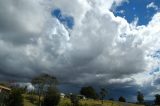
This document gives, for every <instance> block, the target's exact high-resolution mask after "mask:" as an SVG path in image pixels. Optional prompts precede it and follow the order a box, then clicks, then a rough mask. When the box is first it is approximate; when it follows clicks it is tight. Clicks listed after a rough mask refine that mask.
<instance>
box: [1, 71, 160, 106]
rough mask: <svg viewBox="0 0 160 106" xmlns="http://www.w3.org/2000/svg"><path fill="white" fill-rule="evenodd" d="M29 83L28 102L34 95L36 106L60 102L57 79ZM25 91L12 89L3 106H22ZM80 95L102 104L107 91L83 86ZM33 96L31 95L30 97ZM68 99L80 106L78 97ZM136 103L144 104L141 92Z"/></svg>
mask: <svg viewBox="0 0 160 106" xmlns="http://www.w3.org/2000/svg"><path fill="white" fill-rule="evenodd" d="M31 83H32V84H33V85H34V87H35V91H32V92H30V96H29V97H28V99H29V100H30V102H32V103H35V97H34V95H37V96H38V102H37V104H36V105H37V106H57V105H58V104H59V102H60V98H61V97H60V92H59V91H58V89H57V87H56V85H57V84H58V81H57V78H56V77H54V76H52V75H48V74H41V75H39V76H36V77H34V78H33V79H32V80H31ZM25 91H26V88H23V89H22V88H17V87H13V88H12V90H11V92H10V93H9V94H8V96H7V98H5V100H4V106H23V105H24V104H23V103H24V101H23V100H24V99H23V97H24V96H23V95H22V94H24V93H25ZM79 93H80V94H81V95H83V96H85V97H86V98H88V99H95V100H101V103H102V104H103V102H104V99H105V97H106V96H107V95H108V91H107V90H106V89H105V88H100V90H99V93H97V92H96V90H95V89H94V88H93V87H92V86H84V87H82V88H81V89H80V92H79ZM32 94H33V95H32ZM68 98H69V99H70V101H71V103H72V106H80V105H79V99H80V98H79V97H78V96H77V95H75V94H71V95H69V96H68ZM109 100H112V101H114V98H110V99H109ZM118 101H120V102H126V99H125V97H123V96H120V97H119V99H118ZM137 103H138V104H144V95H143V93H142V92H140V91H138V92H137ZM155 105H160V95H159V94H157V95H155Z"/></svg>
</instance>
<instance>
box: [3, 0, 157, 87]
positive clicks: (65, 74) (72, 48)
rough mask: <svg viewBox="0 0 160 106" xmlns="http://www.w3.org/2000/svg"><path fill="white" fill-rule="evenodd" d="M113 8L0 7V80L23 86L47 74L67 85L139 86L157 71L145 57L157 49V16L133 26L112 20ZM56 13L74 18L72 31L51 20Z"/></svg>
mask: <svg viewBox="0 0 160 106" xmlns="http://www.w3.org/2000/svg"><path fill="white" fill-rule="evenodd" d="M113 2H115V0H112V1H106V0H101V1H100V0H99V1H91V0H85V1H84V0H71V1H70V2H68V1H67V2H66V1H64V0H55V1H47V3H46V2H44V1H43V2H42V1H41V0H39V1H34V0H28V1H24V0H22V1H19V0H16V1H14V2H10V1H9V0H3V1H0V5H2V6H0V23H1V24H0V50H1V52H0V58H1V61H0V72H1V73H0V79H18V80H20V79H23V80H24V81H26V80H27V79H28V78H31V77H33V76H34V75H36V74H40V73H43V72H46V73H50V74H55V75H56V76H57V77H58V78H59V79H60V80H61V81H62V82H66V83H70V84H72V83H76V84H87V83H88V84H103V85H108V84H110V83H112V84H114V83H117V82H120V83H121V84H122V83H124V84H126V86H127V84H129V83H134V84H137V85H142V84H143V82H144V81H146V79H147V78H148V77H142V78H140V79H137V76H145V75H147V74H146V72H149V71H150V70H151V69H152V68H154V67H156V66H157V65H158V62H157V61H155V59H154V58H152V57H151V56H150V55H151V54H153V53H154V52H155V51H156V50H157V49H159V44H160V39H159V36H160V24H159V23H160V20H159V19H160V18H159V17H160V13H156V14H155V15H154V17H153V18H152V20H151V21H150V22H149V24H148V25H146V26H137V25H136V20H135V22H133V23H131V24H129V23H128V22H127V21H126V20H125V19H124V18H121V17H115V16H114V15H113V13H112V12H111V11H110V9H111V8H112V4H113ZM118 3H119V2H118ZM18 4H19V5H18ZM73 4H74V5H73ZM6 7H9V8H13V9H11V10H12V11H10V10H9V9H8V8H7V9H6ZM105 7H106V8H105ZM19 8H20V9H19ZM55 8H60V9H61V10H62V12H63V13H64V14H67V15H70V16H73V17H74V19H75V25H74V27H73V29H72V30H70V31H68V30H67V29H66V28H65V27H64V26H63V24H61V23H60V22H59V21H58V20H57V19H56V18H54V17H51V14H50V12H51V10H52V9H55ZM2 10H4V11H5V15H3V12H2ZM13 14H16V15H15V16H14V18H13ZM10 24H11V25H10ZM8 32H9V33H8ZM35 35H36V36H35ZM69 35H70V37H69ZM13 42H14V43H13ZM17 42H20V43H18V44H17ZM139 73H140V74H142V75H139ZM151 79H152V78H151ZM152 80H154V79H152ZM147 81H148V80H147Z"/></svg>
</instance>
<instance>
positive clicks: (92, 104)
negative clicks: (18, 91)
mask: <svg viewBox="0 0 160 106" xmlns="http://www.w3.org/2000/svg"><path fill="white" fill-rule="evenodd" d="M28 96H30V95H27V94H23V97H24V106H37V105H36V104H37V101H38V97H37V96H35V97H36V101H35V103H31V102H30V100H28V99H27V97H28ZM80 104H81V105H80V106H144V105H137V104H132V103H123V102H118V101H108V100H104V102H103V104H102V102H101V101H100V100H93V99H86V100H80ZM58 106H71V101H70V99H68V98H61V101H60V103H59V105H58Z"/></svg>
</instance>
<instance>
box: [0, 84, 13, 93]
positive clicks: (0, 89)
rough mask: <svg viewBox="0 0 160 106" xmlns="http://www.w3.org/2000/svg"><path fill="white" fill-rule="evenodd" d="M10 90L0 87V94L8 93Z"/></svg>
mask: <svg viewBox="0 0 160 106" xmlns="http://www.w3.org/2000/svg"><path fill="white" fill-rule="evenodd" d="M10 91H11V88H8V87H5V86H3V85H0V93H2V92H10Z"/></svg>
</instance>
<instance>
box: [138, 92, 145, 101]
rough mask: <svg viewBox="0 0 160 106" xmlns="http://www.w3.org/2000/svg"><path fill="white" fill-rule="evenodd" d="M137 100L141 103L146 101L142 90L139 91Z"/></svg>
mask: <svg viewBox="0 0 160 106" xmlns="http://www.w3.org/2000/svg"><path fill="white" fill-rule="evenodd" d="M137 101H138V102H139V103H140V104H141V103H143V102H144V96H143V93H141V92H139V91H138V92H137Z"/></svg>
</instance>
